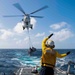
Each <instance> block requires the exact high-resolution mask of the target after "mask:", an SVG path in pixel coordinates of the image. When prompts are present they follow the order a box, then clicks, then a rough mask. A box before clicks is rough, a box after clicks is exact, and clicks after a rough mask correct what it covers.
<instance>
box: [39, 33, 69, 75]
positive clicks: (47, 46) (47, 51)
mask: <svg viewBox="0 0 75 75" xmlns="http://www.w3.org/2000/svg"><path fill="white" fill-rule="evenodd" d="M52 35H53V34H51V35H49V36H48V37H47V38H45V39H44V40H43V41H42V56H41V70H40V75H54V67H55V63H56V57H58V58H62V57H65V56H67V55H68V54H70V51H69V52H67V53H64V54H59V53H58V52H57V51H55V50H54V47H55V44H54V41H52V40H50V39H49V38H50V37H51V36H52Z"/></svg>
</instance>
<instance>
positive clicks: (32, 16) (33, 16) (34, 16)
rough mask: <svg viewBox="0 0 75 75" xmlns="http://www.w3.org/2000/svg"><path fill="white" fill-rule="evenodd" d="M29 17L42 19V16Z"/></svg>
mask: <svg viewBox="0 0 75 75" xmlns="http://www.w3.org/2000/svg"><path fill="white" fill-rule="evenodd" d="M30 17H35V18H43V16H30Z"/></svg>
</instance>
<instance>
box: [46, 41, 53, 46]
mask: <svg viewBox="0 0 75 75" xmlns="http://www.w3.org/2000/svg"><path fill="white" fill-rule="evenodd" d="M46 45H47V46H54V41H52V40H48V41H47V43H46Z"/></svg>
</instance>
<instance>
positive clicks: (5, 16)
mask: <svg viewBox="0 0 75 75" xmlns="http://www.w3.org/2000/svg"><path fill="white" fill-rule="evenodd" d="M23 16H24V15H4V16H3V17H23Z"/></svg>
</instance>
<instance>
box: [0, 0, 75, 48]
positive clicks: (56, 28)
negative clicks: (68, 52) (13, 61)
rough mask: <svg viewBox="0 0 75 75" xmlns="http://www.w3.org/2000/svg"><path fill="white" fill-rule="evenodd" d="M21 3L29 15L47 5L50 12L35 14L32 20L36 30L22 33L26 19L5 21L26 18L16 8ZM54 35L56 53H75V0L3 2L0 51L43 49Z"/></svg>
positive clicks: (42, 11)
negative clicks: (45, 43)
mask: <svg viewBox="0 0 75 75" xmlns="http://www.w3.org/2000/svg"><path fill="white" fill-rule="evenodd" d="M15 3H19V4H20V5H21V7H22V8H23V10H24V11H25V13H27V14H29V13H31V12H33V11H35V10H37V9H39V8H41V7H43V6H45V5H47V6H48V8H46V9H44V10H41V11H39V12H36V13H34V14H33V15H34V16H43V17H44V18H34V17H32V18H31V24H33V27H34V28H33V29H32V30H30V31H29V34H30V39H31V41H29V39H28V36H29V35H28V32H27V30H22V19H23V17H3V16H4V15H23V13H22V12H21V11H19V10H18V9H17V8H15V7H14V5H13V4H15ZM51 33H53V34H54V35H53V36H52V37H51V39H52V40H53V41H54V42H55V48H56V49H75V0H0V49H6V48H10V49H15V48H18V49H25V48H29V47H30V46H34V47H35V48H41V43H42V40H43V39H44V38H45V37H47V36H49V35H50V34H51Z"/></svg>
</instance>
